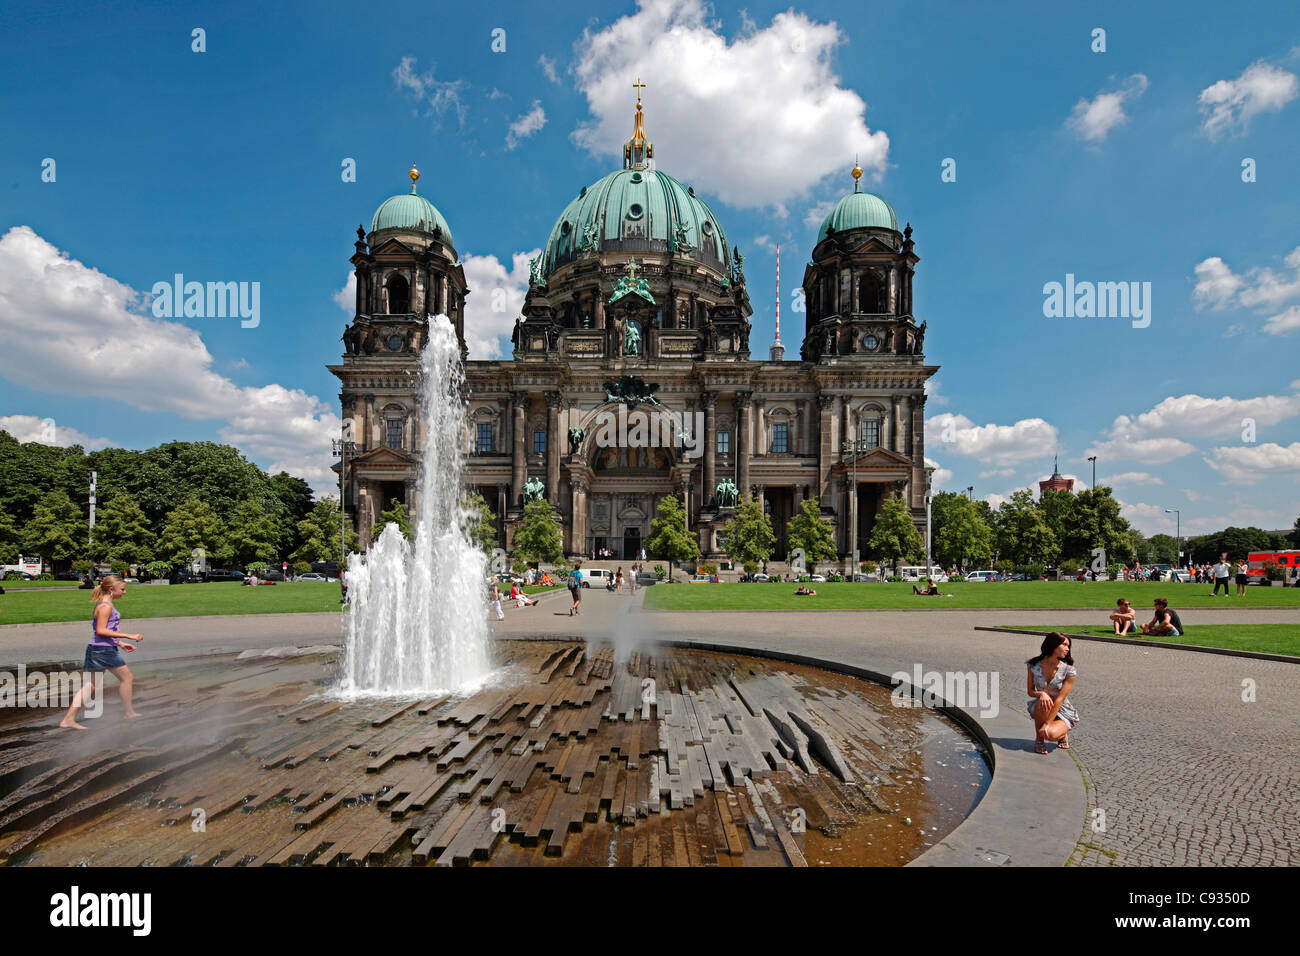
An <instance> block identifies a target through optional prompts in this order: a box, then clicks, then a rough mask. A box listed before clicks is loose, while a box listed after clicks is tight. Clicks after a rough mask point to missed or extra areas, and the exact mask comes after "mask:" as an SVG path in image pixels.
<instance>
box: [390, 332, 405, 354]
mask: <svg viewBox="0 0 1300 956" xmlns="http://www.w3.org/2000/svg"><path fill="white" fill-rule="evenodd" d="M405 344H406V340H405V339H403V338H402V337H401V336H400V335H390V336H389V337H388V347H389V348H390V349H392V350H393V351H394V352H397V351H400V350H401V348H402V346H403V345H405Z"/></svg>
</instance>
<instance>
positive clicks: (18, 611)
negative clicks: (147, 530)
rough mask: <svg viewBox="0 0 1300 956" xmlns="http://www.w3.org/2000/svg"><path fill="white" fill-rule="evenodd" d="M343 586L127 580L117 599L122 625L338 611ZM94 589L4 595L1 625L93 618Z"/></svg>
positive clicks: (0, 604)
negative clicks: (139, 621) (156, 619)
mask: <svg viewBox="0 0 1300 956" xmlns="http://www.w3.org/2000/svg"><path fill="white" fill-rule="evenodd" d="M341 595H342V591H341V589H340V587H339V584H338V582H337V581H294V582H290V583H287V584H285V583H280V584H276V585H274V586H259V587H255V588H251V587H245V586H244V585H242V584H239V583H238V582H235V581H230V582H225V581H223V582H221V583H213V584H175V585H148V584H128V585H127V586H126V594H125V595H123V596H122V597H121V598H119V599H118V601H117V609H118V610H119V611H121V612H122V619H123V627H125V628H126V629H127V630H128V631H129V630H130V629H131V621H133V620H137V619H143V618H149V617H196V616H198V615H201V614H290V613H297V612H302V611H337V610H338V609H339V598H340V596H341ZM92 606H93V605H92V604H91V601H90V592H89V591H46V592H40V591H28V592H26V593H21V594H15V593H14V592H12V591H10V592H8V593H6V594H4V595H0V612H3V613H0V624H43V623H46V622H49V621H80V620H85V621H89V620H90V614H91V608H92Z"/></svg>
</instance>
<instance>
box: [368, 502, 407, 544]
mask: <svg viewBox="0 0 1300 956" xmlns="http://www.w3.org/2000/svg"><path fill="white" fill-rule="evenodd" d="M390 524H395V525H397V530H398V531H400V532H402V534H403V535H405V537H406V540H407V541H410V540H411V516H410V515H409V514H407V513H406V502H405V501H397V500H394V501H393V502H392V503H391V504H390V505H389V506H388V507H387V508H385V509H384V510H383V511H381V512H379V518H378V520H376V521H375V527H377V528H379V529H380V531H381V532H382V531H383V529H384V528H387V527H388V526H389V525H390Z"/></svg>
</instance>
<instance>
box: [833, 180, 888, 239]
mask: <svg viewBox="0 0 1300 956" xmlns="http://www.w3.org/2000/svg"><path fill="white" fill-rule="evenodd" d="M832 229H834V230H835V231H836V232H844V230H846V229H890V230H893V231H894V232H898V214H897V213H895V212H894V207H893V206H891V205H889V203H888V202H886V201H885V199H884V197H883V196H877V195H876V194H875V193H864V192H851V193H849V194H848V195H847V196H845V197H844V198H843V199H841V200H840V201H839V202H837V203H836V204H835V208H834V209H832V210H831V211H830V215H828V216H827V217H826V218H825V219H824V220H823V221H822V228H821V231H820V232H818V233H817V241H818V242H821V241H822V240H823V239H825V238H826V236H827V235H829V234H830V231H831V230H832Z"/></svg>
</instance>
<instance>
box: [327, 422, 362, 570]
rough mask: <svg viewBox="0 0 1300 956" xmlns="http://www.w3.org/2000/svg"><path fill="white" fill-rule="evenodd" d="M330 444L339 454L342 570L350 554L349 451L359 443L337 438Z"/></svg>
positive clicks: (340, 561)
mask: <svg viewBox="0 0 1300 956" xmlns="http://www.w3.org/2000/svg"><path fill="white" fill-rule="evenodd" d="M345 434H346V432H345ZM330 445H331V446H332V450H333V452H334V454H336V455H338V456H339V570H340V571H342V570H343V562H344V561H345V560H347V556H348V506H347V501H348V485H347V481H348V453H349V452H352V453H354V454H355V453H356V449H357V443H356V442H354V441H351V440H350V439H346V438H342V439H340V438H335V439H332V440H331V441H330Z"/></svg>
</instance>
